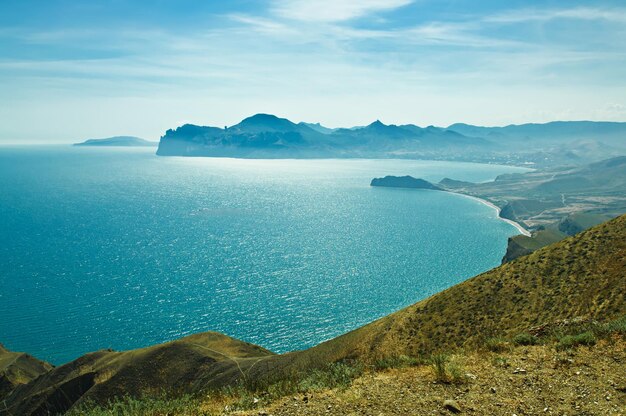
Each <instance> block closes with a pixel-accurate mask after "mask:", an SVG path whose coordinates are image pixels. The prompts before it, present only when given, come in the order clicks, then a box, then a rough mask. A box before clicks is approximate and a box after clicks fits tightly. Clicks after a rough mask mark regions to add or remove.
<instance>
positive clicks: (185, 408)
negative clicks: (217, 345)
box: [66, 395, 208, 416]
mask: <svg viewBox="0 0 626 416" xmlns="http://www.w3.org/2000/svg"><path fill="white" fill-rule="evenodd" d="M66 415H68V416H136V415H143V416H163V415H180V416H203V415H208V413H206V412H205V411H203V410H202V409H201V405H200V402H199V401H198V400H197V399H195V398H193V397H192V396H188V395H185V396H180V397H176V398H170V397H167V396H164V395H163V396H157V397H142V398H132V397H123V398H120V399H118V400H115V401H112V402H109V403H108V404H107V405H104V406H100V405H95V404H93V403H84V404H83V405H81V406H78V407H77V408H75V409H73V410H70V411H69V412H67V413H66Z"/></svg>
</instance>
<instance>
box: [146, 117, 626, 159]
mask: <svg viewBox="0 0 626 416" xmlns="http://www.w3.org/2000/svg"><path fill="white" fill-rule="evenodd" d="M620 153H626V123H612V122H591V121H573V122H552V123H547V124H523V125H511V126H506V127H481V126H472V125H468V124H461V123H458V124H452V125H450V126H448V127H445V128H444V127H435V126H428V127H419V126H416V125H413V124H406V125H393V124H391V125H387V124H384V123H382V122H381V121H379V120H376V121H374V122H373V123H371V124H369V125H367V126H362V127H352V128H336V129H331V128H327V127H324V126H322V125H321V124H319V123H303V122H302V123H293V122H291V121H289V120H287V119H285V118H280V117H277V116H274V115H271V114H256V115H254V116H252V117H248V118H246V119H244V120H242V121H241V122H240V123H239V124H236V125H234V126H231V127H226V128H219V127H209V126H197V125H193V124H185V125H183V126H180V127H178V128H176V129H170V130H167V132H166V133H165V135H164V136H163V137H161V140H160V143H159V148H158V151H157V154H158V155H161V156H228V157H244V158H285V157H289V158H316V157H346V158H350V157H375V158H392V157H393V158H433V159H448V160H472V161H483V162H484V161H488V162H500V163H503V162H506V163H518V164H521V163H525V162H527V163H528V162H530V163H535V164H539V165H545V164H551V163H554V162H567V163H577V162H589V161H593V160H600V159H602V158H607V157H610V156H615V155H616V154H620Z"/></svg>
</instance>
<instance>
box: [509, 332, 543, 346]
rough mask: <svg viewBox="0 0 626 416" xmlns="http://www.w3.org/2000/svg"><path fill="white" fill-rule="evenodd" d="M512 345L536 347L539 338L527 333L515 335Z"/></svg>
mask: <svg viewBox="0 0 626 416" xmlns="http://www.w3.org/2000/svg"><path fill="white" fill-rule="evenodd" d="M513 344H515V345H537V344H539V338H537V337H536V336H534V335H531V334H529V333H527V332H523V333H521V334H517V335H516V336H515V337H513Z"/></svg>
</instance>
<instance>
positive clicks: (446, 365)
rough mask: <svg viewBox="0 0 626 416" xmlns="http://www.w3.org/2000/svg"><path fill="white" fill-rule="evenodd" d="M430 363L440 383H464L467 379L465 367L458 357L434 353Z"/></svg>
mask: <svg viewBox="0 0 626 416" xmlns="http://www.w3.org/2000/svg"><path fill="white" fill-rule="evenodd" d="M430 365H431V368H432V370H433V374H434V375H435V381H437V382H439V383H457V384H458V383H462V382H464V381H465V377H464V369H463V366H462V365H461V363H460V362H459V360H458V358H457V357H451V356H449V355H448V354H434V355H433V356H431V358H430Z"/></svg>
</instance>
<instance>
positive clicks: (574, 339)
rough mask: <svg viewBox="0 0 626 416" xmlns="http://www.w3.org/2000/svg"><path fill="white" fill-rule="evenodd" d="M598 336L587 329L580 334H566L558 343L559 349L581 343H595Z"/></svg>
mask: <svg viewBox="0 0 626 416" xmlns="http://www.w3.org/2000/svg"><path fill="white" fill-rule="evenodd" d="M595 343H596V337H595V335H594V334H593V333H592V332H591V331H586V332H583V333H581V334H578V335H565V336H564V337H562V338H561V339H559V342H558V343H557V344H556V349H557V350H558V351H561V350H568V349H572V348H575V347H577V346H579V345H586V346H591V345H595Z"/></svg>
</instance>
